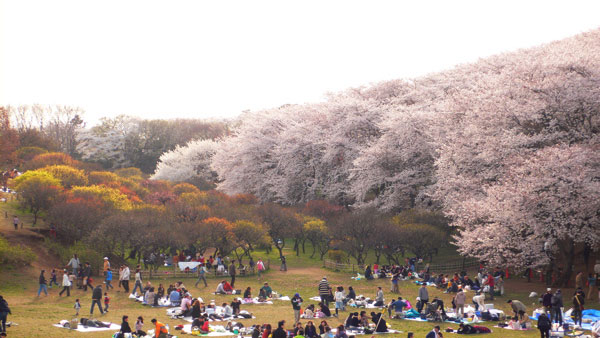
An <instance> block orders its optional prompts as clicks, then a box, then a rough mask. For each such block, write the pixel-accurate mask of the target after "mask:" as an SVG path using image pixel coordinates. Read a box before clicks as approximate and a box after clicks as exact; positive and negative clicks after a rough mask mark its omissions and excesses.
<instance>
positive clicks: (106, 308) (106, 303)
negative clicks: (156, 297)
mask: <svg viewBox="0 0 600 338" xmlns="http://www.w3.org/2000/svg"><path fill="white" fill-rule="evenodd" d="M109 304H110V297H108V292H105V293H104V312H108V306H109ZM150 305H152V304H150Z"/></svg>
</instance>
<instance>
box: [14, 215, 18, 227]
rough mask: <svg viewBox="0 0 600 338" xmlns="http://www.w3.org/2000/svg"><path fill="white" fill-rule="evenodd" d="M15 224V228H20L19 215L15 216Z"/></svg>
mask: <svg viewBox="0 0 600 338" xmlns="http://www.w3.org/2000/svg"><path fill="white" fill-rule="evenodd" d="M13 225H14V226H15V230H19V217H17V215H14V216H13Z"/></svg>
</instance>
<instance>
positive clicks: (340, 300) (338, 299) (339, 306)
mask: <svg viewBox="0 0 600 338" xmlns="http://www.w3.org/2000/svg"><path fill="white" fill-rule="evenodd" d="M333 300H334V301H335V316H336V317H337V316H338V314H339V312H338V311H339V310H342V311H344V310H345V309H344V291H342V287H341V286H338V287H337V289H336V291H335V294H334V295H333Z"/></svg>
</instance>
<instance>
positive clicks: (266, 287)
mask: <svg viewBox="0 0 600 338" xmlns="http://www.w3.org/2000/svg"><path fill="white" fill-rule="evenodd" d="M260 290H261V291H264V294H265V298H271V296H272V295H273V289H271V287H270V286H269V283H265V284H264V285H263V287H262V288H260Z"/></svg>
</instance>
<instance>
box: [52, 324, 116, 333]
mask: <svg viewBox="0 0 600 338" xmlns="http://www.w3.org/2000/svg"><path fill="white" fill-rule="evenodd" d="M105 324H110V327H85V326H83V325H77V329H74V330H73V331H77V332H99V331H111V330H112V331H119V330H120V329H121V325H117V324H114V323H107V322H105ZM52 326H55V327H60V328H63V329H69V328H66V327H64V326H62V325H60V324H53V325H52ZM69 330H70V329H69Z"/></svg>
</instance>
